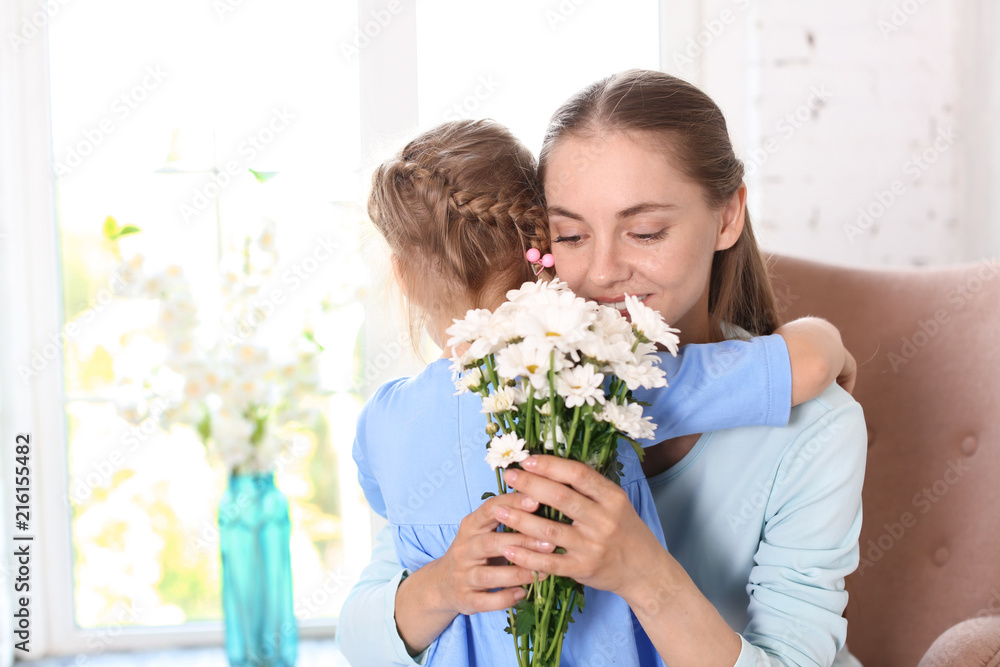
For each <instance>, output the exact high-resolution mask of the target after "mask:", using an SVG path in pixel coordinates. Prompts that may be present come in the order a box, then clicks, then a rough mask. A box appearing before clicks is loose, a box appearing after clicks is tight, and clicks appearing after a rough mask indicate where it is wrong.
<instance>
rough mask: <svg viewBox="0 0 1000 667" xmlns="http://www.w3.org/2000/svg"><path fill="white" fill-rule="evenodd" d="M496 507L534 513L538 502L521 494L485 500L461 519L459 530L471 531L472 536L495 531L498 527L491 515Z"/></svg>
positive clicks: (505, 494)
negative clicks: (514, 508) (513, 508)
mask: <svg viewBox="0 0 1000 667" xmlns="http://www.w3.org/2000/svg"><path fill="white" fill-rule="evenodd" d="M496 507H516V508H519V509H523V510H527V511H529V512H534V511H535V510H537V509H538V501H536V500H534V499H533V498H530V497H528V496H527V495H525V494H523V493H504V494H501V495H499V496H493V497H492V498H487V499H486V502H484V503H483V504H482V505H480V506H479V507H478V508H476V509H475V510H474V511H473V512H472V513H471V514H469V515H467V516H466V517H465V518H464V519H462V523H461V528H460V530H465V531H471V532H472V533H474V534H475V533H485V532H488V531H492V530H496V528H497V526H498V525H499V523H497V520H496V516H495V515H494V513H493V510H494V508H496Z"/></svg>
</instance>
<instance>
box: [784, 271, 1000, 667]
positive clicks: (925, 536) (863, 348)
mask: <svg viewBox="0 0 1000 667" xmlns="http://www.w3.org/2000/svg"><path fill="white" fill-rule="evenodd" d="M771 275H772V284H773V285H774V288H775V293H776V296H777V299H778V309H779V312H780V314H781V317H782V319H783V320H785V321H787V320H790V319H794V318H796V317H799V316H802V315H816V316H820V317H824V318H826V319H828V320H830V321H831V322H833V324H834V325H836V326H837V327H838V328H839V329H840V331H841V332H842V334H843V338H844V342H845V344H846V346H847V348H848V349H849V350H850V351H851V352H852V353H853V354H854V356H855V357H856V358H857V361H858V367H859V369H858V382H857V387H856V389H855V392H854V396H855V398H856V399H857V400H858V402H860V403H861V405H862V407H863V408H864V411H865V420H866V422H867V424H868V464H867V465H868V469H867V473H866V476H865V486H864V492H863V499H864V525H863V528H862V530H861V564H860V566H859V568H858V570H857V572H855V573H854V574H853V575H852V576H851V577H849V578H848V580H847V588H848V591H849V592H850V602H849V603H848V607H847V612H846V615H847V618H848V624H849V625H848V645H849V646H850V648H851V652H852V653H854V654H855V655H856V656H857V657H858V658H859V659H860V660H861V662H862V663H864V664H865V665H866V666H870V667H914V666H915V665H917V664H918V662H920V661H921V659H922V658H923V659H924V662H922V663H921V665H922V666H923V665H931V664H933V665H938V664H940V665H945V664H954V665H966V664H969V665H972V664H975V665H987V664H989V665H997V664H1000V657H998V656H1000V622H998V621H1000V263H996V262H992V263H991V262H982V263H979V264H975V265H969V266H962V267H955V268H943V269H931V270H905V271H900V270H892V271H888V270H882V271H873V270H860V269H852V268H845V267H838V266H828V265H823V264H818V263H815V262H809V261H804V260H799V259H792V258H789V257H773V258H772V261H771ZM966 619H971V620H969V621H967V622H966V623H965V624H963V625H962V626H961V627H958V628H955V629H953V630H952V631H951V632H950V633H949V634H947V635H945V636H943V637H941V639H940V640H939V642H938V644H936V645H935V649H938V648H940V646H944V645H948V646H950V647H951V648H949V649H948V650H955V649H954V645H955V643H956V642H957V644H958V645H959V646H965V647H966V648H968V649H969V650H979V651H981V652H982V653H981V655H983V656H986V657H985V658H981V657H976V658H974V659H973V658H969V657H966V658H963V659H958V658H956V659H954V661H953V660H952V658H947V657H946V658H942V657H941V656H939V655H938V654H937V653H936V652H934V651H932V652H931V654H928V655H927V656H925V652H927V651H928V648H929V647H930V646H931V644H932V643H933V642H935V640H936V639H938V638H939V636H941V635H942V634H943V633H946V631H949V629H950V628H952V626H955V625H956V624H959V623H961V622H962V621H966ZM970 633H971V634H970ZM970 637H971V638H970ZM976 642H979V643H980V644H979V645H978V648H976V647H973V646H972V644H975V643H976ZM983 642H985V645H984V644H983ZM991 646H992V649H991V648H990V647H991ZM991 650H992V655H991V654H990V651H991ZM976 655H977V656H978V655H980V654H976ZM936 660H938V662H935V661H936Z"/></svg>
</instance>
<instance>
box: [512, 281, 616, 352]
mask: <svg viewBox="0 0 1000 667" xmlns="http://www.w3.org/2000/svg"><path fill="white" fill-rule="evenodd" d="M596 317H597V314H596V313H595V312H594V311H593V309H591V308H590V307H589V306H588V305H587V302H586V301H584V300H583V299H581V298H579V297H578V296H575V295H574V294H573V293H572V292H554V291H548V292H540V293H539V294H538V295H537V297H536V298H532V299H531V307H530V308H525V309H524V310H522V311H521V312H520V313H519V314H518V316H517V320H516V325H515V326H516V328H517V331H518V333H520V334H521V335H522V336H524V337H525V338H526V339H528V338H534V339H538V340H544V341H546V342H548V343H549V344H550V345H554V346H555V347H557V348H558V349H560V350H562V351H564V352H570V351H573V350H575V349H576V345H577V343H579V342H580V341H581V340H583V339H584V338H586V337H587V336H590V335H592V332H591V331H590V329H589V327H590V325H591V324H593V322H594V320H595V319H596Z"/></svg>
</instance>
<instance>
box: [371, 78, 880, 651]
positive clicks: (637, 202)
mask: <svg viewBox="0 0 1000 667" xmlns="http://www.w3.org/2000/svg"><path fill="white" fill-rule="evenodd" d="M540 172H541V175H542V177H543V179H544V185H545V191H546V198H547V206H548V214H549V220H550V227H551V232H552V237H553V254H554V255H555V259H556V267H557V270H558V272H559V276H560V278H562V279H563V280H565V281H566V282H567V283H569V285H570V287H571V288H573V290H574V291H575V292H577V293H578V294H579V295H581V296H584V297H587V298H592V299H595V300H597V301H602V302H615V301H619V300H621V299H622V298H623V295H624V294H625V293H629V294H636V295H639V296H641V297H643V298H644V300H645V303H646V304H647V305H649V306H651V307H652V308H654V309H655V310H658V311H659V312H660V313H661V314H662V315H663V316H664V318H665V319H666V320H667V321H668V322H671V323H675V324H676V325H677V326H678V327H679V328H680V329H681V332H682V334H681V335H682V342H684V343H704V342H711V341H718V340H722V339H723V338H734V337H745V336H747V335H763V334H768V333H771V332H772V331H773V329H774V327H775V326H776V324H777V322H776V319H777V318H776V315H775V312H774V306H773V297H772V295H771V292H770V288H769V284H768V281H767V276H766V272H765V269H764V264H763V262H762V260H761V257H760V255H759V252H758V250H757V247H756V242H755V240H754V237H753V233H752V230H751V228H750V224H749V218H748V216H747V213H746V188H745V186H744V185H743V183H742V177H743V168H742V165H741V164H740V162H739V161H738V160H737V159H736V158H735V155H734V154H733V150H732V146H731V144H730V141H729V137H728V132H727V130H726V125H725V121H724V119H723V117H722V114H721V112H720V111H719V110H718V108H717V107H716V106H715V104H714V103H713V102H712V101H711V100H710V99H709V98H708V97H707V96H705V95H704V94H703V93H702V92H701V91H699V90H697V89H696V88H694V87H693V86H691V85H689V84H686V83H684V82H682V81H680V80H678V79H675V78H673V77H670V76H668V75H665V74H662V73H658V72H645V71H631V72H625V73H622V74H619V75H616V76H613V77H610V78H609V79H606V80H604V81H601V82H598V83H596V84H594V85H592V86H590V87H588V88H587V89H585V90H584V91H582V92H581V93H580V94H578V95H577V96H575V97H574V98H572V99H571V100H570V101H569V102H567V103H566V104H565V105H564V106H563V107H562V108H561V109H560V110H559V111H557V113H556V114H555V116H554V117H553V121H552V123H551V125H550V128H549V132H548V134H547V136H546V140H545V143H544V146H543V149H542V153H541V156H540ZM865 442H866V437H865V428H864V422H863V419H862V415H861V410H860V407H859V406H858V405H857V404H856V403H855V402H854V401H853V400H851V399H850V397H849V396H848V395H847V394H846V393H845V392H843V391H842V390H841V389H839V387H836V386H833V387H831V388H830V389H828V390H827V391H826V392H824V393H823V394H822V395H821V396H820V397H819V398H818V399H817V400H814V401H809V402H807V403H805V404H803V405H802V406H799V407H797V408H794V409H793V412H792V417H791V420H790V422H789V424H788V426H786V427H783V428H775V427H754V428H740V429H732V430H730V431H719V432H715V433H706V434H702V435H700V436H698V435H694V436H685V437H682V438H677V439H675V440H671V441H667V442H665V443H661V444H660V445H657V446H655V447H651V448H648V449H647V450H646V452H647V456H646V460H645V462H644V465H643V468H644V472H645V473H646V474H647V477H648V478H649V481H650V486H651V488H652V490H653V496H654V498H655V500H656V504H657V508H658V510H659V513H660V519H661V523H662V526H663V530H664V534H665V536H666V539H667V544H668V545H669V547H670V549H671V551H670V552H669V553H668V552H667V551H665V550H664V549H663V548H662V547H661V546H660V545H659V543H658V541H657V540H656V539H655V536H654V535H653V533H652V532H651V531H650V529H649V528H648V527H647V526H645V525H644V524H643V523H642V521H641V520H640V519H639V518H638V516H637V514H636V513H635V511H634V510H633V509H632V507H631V505H630V503H629V502H628V501H627V498H626V497H625V496H624V494H623V492H622V491H621V490H620V489H618V488H617V487H615V486H614V485H613V484H611V483H610V482H608V481H607V480H604V479H603V478H601V477H600V476H599V475H597V474H596V473H594V472H593V471H590V470H589V469H587V468H586V467H585V466H582V465H576V464H574V463H572V462H568V461H561V460H556V459H553V458H552V457H537V458H533V459H529V461H527V462H525V470H522V471H510V472H508V473H507V481H508V483H509V484H511V485H512V486H514V487H515V488H517V489H518V490H519V491H521V492H522V493H523V494H524V495H525V496H527V497H528V498H530V499H531V500H532V501H536V502H542V503H546V504H549V505H552V506H554V507H556V508H558V509H561V510H562V511H563V512H564V513H566V514H567V515H568V516H571V517H573V518H574V520H575V521H574V523H573V524H572V525H568V526H567V525H561V524H556V523H554V522H549V521H546V520H544V519H541V518H539V517H535V516H533V515H531V514H530V513H529V512H528V511H525V510H523V509H518V508H517V507H515V506H514V504H513V503H506V504H499V503H486V504H484V505H483V506H482V507H481V508H480V509H479V510H477V511H475V512H473V513H472V514H471V515H470V516H469V517H468V518H467V520H466V522H463V524H466V527H467V530H466V531H465V532H464V534H463V533H462V532H461V531H460V533H459V535H458V536H457V537H456V540H455V543H454V545H453V548H454V549H473V548H476V547H477V545H481V544H482V543H483V541H484V540H488V539H489V533H491V532H492V530H493V528H494V527H495V526H496V523H495V522H497V521H499V522H502V523H504V524H506V525H508V526H511V527H513V528H515V529H517V530H518V531H521V533H522V534H524V535H526V536H527V537H530V538H536V539H537V540H539V541H544V542H549V543H552V544H557V545H559V546H561V547H563V548H564V549H565V553H561V554H555V553H541V552H538V551H533V550H531V549H528V548H527V547H526V546H513V545H508V546H506V547H505V548H504V549H503V555H504V556H506V557H507V558H508V559H509V560H510V561H512V562H513V563H515V564H516V565H519V566H521V567H522V568H525V569H528V570H538V571H541V572H549V573H554V574H559V575H566V576H572V577H574V578H576V579H577V580H578V581H581V582H582V583H584V584H586V585H589V586H592V587H594V588H598V589H602V590H606V591H610V592H613V593H617V594H619V595H620V596H621V597H622V598H623V599H624V600H625V601H626V602H627V603H628V604H629V606H630V607H631V609H632V611H633V612H634V613H635V615H636V617H637V618H638V620H639V622H640V623H641V624H642V627H643V630H644V631H645V632H646V633H647V634H648V636H649V638H650V639H651V640H652V642H653V644H654V645H655V647H656V650H657V651H658V652H659V654H660V656H661V657H662V658H663V659H664V660H665V661H666V662H667V663H668V664H670V665H671V667H678V666H683V665H725V666H727V667H728V666H729V665H753V664H758V663H759V664H827V665H828V664H833V663H834V660H835V656H836V657H837V660H838V664H840V663H843V664H847V663H846V661H847V660H850V656H849V654H847V653H846V651H841V649H842V648H843V646H844V642H845V636H846V621H845V620H844V619H843V618H842V616H841V615H842V612H843V609H844V606H845V605H846V601H847V596H846V593H845V592H844V590H843V583H844V577H846V576H847V574H849V573H850V572H852V571H853V570H854V569H855V568H856V566H857V564H858V545H857V538H858V533H859V531H860V520H861V514H860V508H861V481H862V477H863V469H864V461H865ZM383 557H384V558H385V559H386V560H385V562H384V567H385V575H386V576H385V579H389V577H390V576H391V574H396V573H398V572H399V570H400V568H399V566H398V565H395V564H394V563H393V562H392V558H391V554H386V553H385V552H383ZM484 572H485V569H484V568H478V569H477V574H476V577H477V578H476V579H473V577H472V576H471V574H470V573H469V572H446V573H441V575H440V576H444V577H446V578H447V579H448V582H447V583H448V585H447V586H443V587H439V590H449V591H451V593H450V594H452V595H454V596H456V597H463V596H464V597H465V598H466V599H467V608H468V609H469V610H470V611H479V610H480V609H479V608H477V606H476V601H477V600H482V599H483V598H482V597H481V596H483V595H484V594H485V595H495V594H496V593H497V592H493V593H485V591H486V590H488V589H489V588H490V586H489V577H488V576H487V577H486V578H485V579H483V578H482V577H483V576H484ZM390 573H391V574H390ZM407 588H408V586H407V584H406V582H404V583H403V584H402V585H400V586H399V588H398V590H397V593H396V599H395V602H396V611H397V613H396V617H395V621H396V625H397V626H398V630H399V633H400V634H401V635H403V636H404V637H405V636H406V633H407V628H410V627H415V625H414V624H413V620H412V619H410V618H408V617H407V613H408V611H407V610H409V609H412V608H413V607H412V605H411V604H410V603H411V602H412V600H410V601H408V600H407V596H408V595H410V594H417V591H416V589H411V590H410V591H407ZM502 592H503V591H499V593H502ZM416 625H417V626H418V625H419V623H416ZM395 630H396V628H391V629H387V632H388V633H392V632H393V631H395ZM422 639H423V640H426V639H427V638H426V637H424V638H422ZM608 639H609V641H610V642H613V641H614V638H610V637H609V638H608ZM420 643H421V642H418V644H420ZM839 651H841V653H840V655H839V656H838V652H839ZM595 658H597V659H600V657H599V656H595ZM404 664H405V663H404Z"/></svg>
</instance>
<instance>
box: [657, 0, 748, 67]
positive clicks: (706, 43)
mask: <svg viewBox="0 0 1000 667" xmlns="http://www.w3.org/2000/svg"><path fill="white" fill-rule="evenodd" d="M749 6H750V0H733V7H734V8H735V10H736V11H734V10H733V9H731V8H729V7H726V8H724V9H723V10H722V11H720V12H719V15H718V16H716V17H714V18H710V19H706V20H705V21H703V22H702V24H701V28H700V29H699V30H698V32H696V33H695V34H694V35H693V36H691V37H688V39H687V42H685V43H684V46H683V47H682V48H681V49H680V50H677V51H674V54H673V57H672V60H673V62H674V67H676V68H677V69H678V70H680V71H681V72H683V73H684V74H691V73H692V72H694V70H695V67H694V64H695V61H696V60H697V59H698V58H700V57H701V56H702V55H703V54H704V53H705V50H706V49H709V48H711V46H712V44H714V43H715V40H717V39H718V38H719V37H721V36H722V34H723V33H724V32H725V31H726V28H728V27H729V26H730V25H732V24H733V23H735V22H736V19H737V17H738V12H742V11H745V10H746V9H747V7H749Z"/></svg>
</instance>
